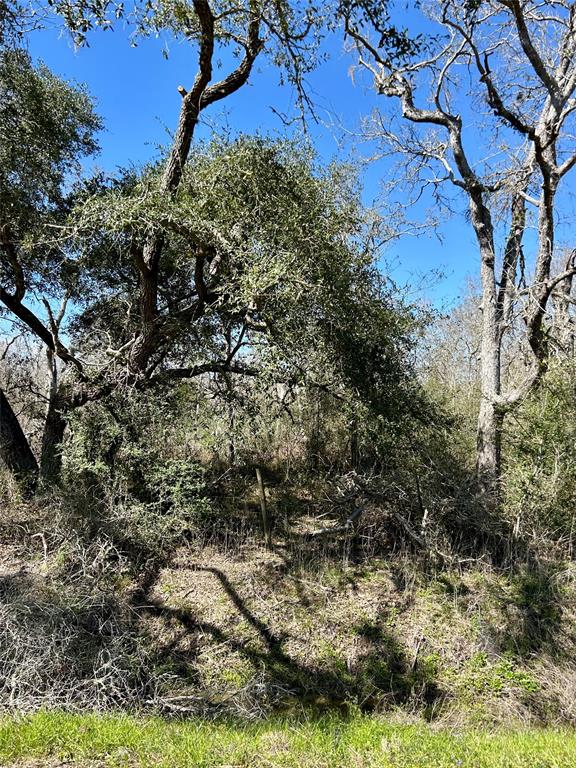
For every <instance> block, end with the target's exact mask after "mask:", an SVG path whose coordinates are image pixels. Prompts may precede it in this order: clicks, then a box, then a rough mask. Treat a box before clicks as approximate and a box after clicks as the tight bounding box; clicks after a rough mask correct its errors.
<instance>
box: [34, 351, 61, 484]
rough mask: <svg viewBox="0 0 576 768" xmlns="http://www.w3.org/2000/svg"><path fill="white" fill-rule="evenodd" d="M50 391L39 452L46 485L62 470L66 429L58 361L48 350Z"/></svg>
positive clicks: (57, 481)
mask: <svg viewBox="0 0 576 768" xmlns="http://www.w3.org/2000/svg"><path fill="white" fill-rule="evenodd" d="M48 369H49V371H50V391H49V395H48V397H49V400H48V410H47V411H46V420H45V422H44V432H43V434H42V449H41V453H40V477H41V479H42V481H43V482H44V483H45V484H46V485H57V484H58V483H59V481H60V473H61V470H62V443H63V441H64V432H65V431H66V419H65V417H64V414H65V412H66V399H65V397H64V395H63V393H62V390H61V387H60V386H59V381H58V361H57V360H56V358H55V357H54V355H53V354H52V353H51V352H48Z"/></svg>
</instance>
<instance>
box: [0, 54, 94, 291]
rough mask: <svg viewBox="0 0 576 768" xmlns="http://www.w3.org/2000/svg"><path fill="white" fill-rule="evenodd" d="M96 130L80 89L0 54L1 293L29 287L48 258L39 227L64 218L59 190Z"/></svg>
mask: <svg viewBox="0 0 576 768" xmlns="http://www.w3.org/2000/svg"><path fill="white" fill-rule="evenodd" d="M99 128H100V121H99V119H98V118H97V116H96V115H95V113H94V111H93V105H92V101H91V99H90V97H89V96H88V94H87V93H86V92H85V91H84V90H83V89H82V88H80V87H78V86H72V85H69V84H68V83H65V82H64V81H62V80H60V79H59V78H57V77H56V76H55V75H53V74H52V73H51V72H50V71H49V70H48V69H46V67H43V66H40V67H34V65H33V64H32V61H31V59H30V56H29V55H28V54H27V53H26V52H25V51H23V50H13V49H6V50H3V51H1V52H0V232H1V240H2V247H3V250H4V255H3V258H2V260H1V262H0V265H1V266H0V279H2V282H5V284H6V287H7V289H8V290H11V289H13V288H14V283H18V282H19V281H22V280H23V281H25V282H30V281H33V280H34V272H35V270H36V269H37V268H38V267H39V265H40V264H41V263H42V262H43V261H44V260H45V259H46V257H47V254H49V253H50V252H53V250H54V245H53V240H54V237H53V232H51V231H50V229H46V226H47V225H49V224H50V223H54V221H55V220H56V219H57V218H58V217H59V216H61V214H62V213H63V212H64V210H65V208H66V200H65V198H66V195H67V187H68V186H69V184H70V182H71V181H72V180H73V177H74V175H75V174H76V173H77V171H78V170H79V168H80V160H81V158H82V157H83V156H86V155H89V154H91V153H93V152H94V151H95V150H96V148H97V144H96V142H95V139H94V133H95V132H96V131H97V130H98V129H99ZM20 270H23V272H24V274H22V275H19V274H18V273H19V272H20ZM24 287H25V286H22V290H24Z"/></svg>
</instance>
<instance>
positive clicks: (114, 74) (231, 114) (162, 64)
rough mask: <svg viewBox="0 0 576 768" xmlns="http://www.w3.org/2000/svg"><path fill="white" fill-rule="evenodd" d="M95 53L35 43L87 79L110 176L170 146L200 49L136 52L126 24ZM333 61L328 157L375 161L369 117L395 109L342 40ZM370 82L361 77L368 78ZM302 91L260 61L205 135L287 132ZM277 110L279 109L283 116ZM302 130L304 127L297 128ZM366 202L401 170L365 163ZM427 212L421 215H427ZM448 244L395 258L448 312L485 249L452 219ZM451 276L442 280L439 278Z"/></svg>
mask: <svg viewBox="0 0 576 768" xmlns="http://www.w3.org/2000/svg"><path fill="white" fill-rule="evenodd" d="M89 43H90V45H89V47H84V48H81V49H79V50H74V47H73V45H72V43H71V41H70V38H69V37H68V36H67V35H65V34H63V33H62V32H61V31H60V30H59V29H58V28H56V27H54V28H48V29H44V30H41V31H38V32H35V33H33V34H32V36H31V37H30V41H29V48H30V52H31V54H32V55H33V56H34V57H35V58H37V59H41V60H42V61H43V62H44V63H45V64H47V65H48V66H49V67H50V69H52V70H53V71H54V72H56V73H57V74H59V75H60V76H62V77H64V78H65V79H67V80H74V81H77V82H81V83H85V84H86V85H87V87H88V90H89V91H90V93H91V94H92V95H93V97H94V98H95V101H96V105H97V111H98V112H99V114H100V115H101V116H102V118H103V120H104V123H105V130H104V132H103V133H102V135H101V137H100V144H101V152H100V154H99V155H98V157H96V158H95V159H93V160H91V164H93V165H96V166H98V167H99V168H102V169H104V170H107V171H112V170H114V169H115V168H116V167H118V166H127V165H130V164H132V163H135V164H141V163H143V162H146V161H147V160H149V159H151V158H153V157H155V156H157V155H158V153H159V148H160V147H161V146H163V145H164V146H165V145H166V144H168V143H169V140H170V132H171V131H172V130H174V128H175V125H176V122H177V118H178V111H179V107H180V101H181V97H180V95H179V94H178V92H177V86H178V85H180V84H181V85H184V86H185V87H189V86H190V84H191V82H192V80H193V78H194V74H195V64H196V56H195V50H194V48H193V47H191V46H190V45H189V44H187V43H178V42H175V43H173V44H171V45H170V46H169V49H168V53H169V55H168V58H165V57H164V56H163V55H162V50H163V48H164V45H163V43H162V41H161V40H159V39H156V38H148V39H143V40H139V42H138V45H137V47H132V46H131V45H130V41H129V33H128V32H127V31H126V30H123V29H122V26H121V24H120V26H119V27H118V28H117V29H115V30H114V31H107V32H103V31H97V32H95V33H93V34H91V35H90V37H89ZM327 52H328V54H329V58H328V60H327V61H326V62H325V63H323V64H321V65H320V66H319V67H318V69H317V70H316V71H315V72H313V73H312V74H311V75H310V76H309V83H308V86H309V92H310V94H311V96H312V98H313V100H314V102H315V104H316V107H317V114H318V116H319V117H320V122H319V123H318V124H314V123H313V122H312V121H310V122H309V124H308V125H309V133H310V136H311V139H312V141H313V143H314V145H315V147H316V149H317V151H318V152H319V154H320V156H321V157H322V158H323V159H324V160H325V161H326V162H329V161H330V160H332V159H334V158H340V159H346V158H347V157H350V156H356V157H362V156H366V157H367V156H370V155H371V153H372V152H373V149H374V148H373V147H370V146H367V145H363V144H362V143H361V142H360V141H359V139H358V136H357V132H358V127H359V124H360V121H361V119H362V117H363V116H366V115H368V114H369V113H370V112H371V110H372V109H374V107H376V106H378V107H380V108H382V107H389V106H391V105H386V104H384V103H383V102H384V99H383V98H382V97H380V98H379V97H378V96H377V95H376V94H375V93H374V92H373V90H371V89H370V88H369V87H368V84H367V83H366V82H364V83H362V82H358V79H359V78H357V77H356V78H354V80H353V78H352V77H351V75H350V71H349V70H350V66H351V64H352V63H353V59H352V58H351V57H350V56H349V55H348V54H346V53H344V52H343V49H342V42H341V40H340V39H333V40H331V41H330V43H329V45H328V48H327ZM360 80H361V78H360ZM294 106H295V98H294V94H293V92H292V91H291V89H290V88H289V86H281V85H280V82H279V74H278V71H277V70H275V69H274V68H273V67H272V66H271V65H270V64H268V62H266V61H265V60H264V59H261V61H260V62H259V63H258V66H257V68H256V71H255V72H253V74H252V76H251V78H250V82H249V84H248V86H246V87H244V88H243V89H241V90H240V91H239V92H238V93H237V94H235V95H234V96H232V97H231V98H229V99H227V100H226V101H225V102H222V103H221V106H220V107H219V108H214V109H213V110H211V111H206V112H205V113H203V117H204V123H203V125H202V128H201V130H200V131H199V132H198V136H199V137H201V136H203V137H208V136H210V134H211V132H212V131H214V130H216V131H219V130H223V129H224V130H229V131H230V132H231V133H232V134H235V133H238V132H247V133H254V132H261V133H267V134H270V135H281V134H283V133H285V132H286V127H285V125H284V124H283V122H282V120H281V119H280V118H279V117H278V115H277V114H276V112H280V113H287V114H290V113H293V112H294ZM274 110H276V112H275V111H274ZM294 130H299V129H298V128H296V127H295V128H294ZM363 168H364V170H363V174H362V181H363V187H364V199H365V201H366V203H368V204H371V203H372V202H373V201H374V200H376V199H377V198H378V195H379V190H380V185H381V181H382V180H389V179H390V173H391V165H390V162H389V161H387V160H375V161H374V162H372V163H369V164H366V165H364V166H363ZM423 213H424V211H423V209H420V210H419V211H416V212H415V213H414V217H415V218H418V217H419V216H420V217H421V216H423ZM441 234H442V242H441V241H440V240H439V239H438V238H437V237H436V236H434V235H433V234H429V235H427V236H421V237H418V238H415V237H412V236H408V237H405V238H402V239H401V240H400V241H397V242H395V243H394V244H392V245H390V246H389V248H388V250H387V253H386V262H387V264H388V265H389V270H390V272H391V275H392V277H393V278H394V279H395V280H396V281H397V282H398V283H400V284H405V283H410V284H411V285H412V286H414V290H415V294H416V295H417V296H419V297H420V298H424V299H427V300H430V301H432V302H433V303H434V304H435V305H436V306H438V307H445V306H447V305H449V304H452V303H454V302H455V301H456V300H457V297H458V296H459V295H460V294H461V293H462V291H464V290H465V284H466V282H467V279H468V277H469V276H470V275H474V274H475V271H476V259H475V253H476V251H475V245H474V240H473V235H472V232H471V230H470V229H469V228H468V227H467V226H466V225H465V224H463V223H462V220H457V219H453V220H448V221H446V222H444V224H443V226H442V228H441ZM437 273H442V274H443V275H444V276H443V277H442V278H440V279H439V278H438V277H437Z"/></svg>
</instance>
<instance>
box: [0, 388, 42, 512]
mask: <svg viewBox="0 0 576 768" xmlns="http://www.w3.org/2000/svg"><path fill="white" fill-rule="evenodd" d="M0 457H1V458H2V460H3V461H4V463H5V464H6V466H7V467H8V469H9V470H10V471H11V472H12V473H13V474H14V476H15V477H16V479H17V481H18V483H19V485H20V487H21V488H22V492H23V493H24V495H25V496H27V497H29V496H31V495H32V494H33V493H34V490H35V488H36V482H37V480H38V462H37V461H36V458H35V456H34V454H33V453H32V449H31V448H30V444H29V442H28V440H27V439H26V435H25V434H24V432H23V431H22V427H21V426H20V422H19V421H18V417H17V416H16V414H15V413H14V411H13V410H12V406H11V405H10V403H9V402H8V399H7V397H6V395H5V394H4V392H3V391H2V390H1V389H0Z"/></svg>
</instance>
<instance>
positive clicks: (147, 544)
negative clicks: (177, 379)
mask: <svg viewBox="0 0 576 768" xmlns="http://www.w3.org/2000/svg"><path fill="white" fill-rule="evenodd" d="M115 405H116V409H115V408H113V407H111V406H110V405H109V408H112V411H113V412H114V418H112V417H111V413H110V410H106V409H104V408H102V407H100V406H94V407H92V408H87V409H84V410H83V411H81V412H78V413H76V414H75V416H74V418H73V419H72V421H71V423H70V431H71V437H70V440H69V443H68V447H67V450H66V452H65V466H64V483H63V485H64V487H65V488H68V489H70V490H69V491H67V492H65V493H66V496H67V498H68V505H69V506H70V507H71V508H73V509H74V510H76V512H75V514H76V516H77V520H78V524H79V525H80V527H81V528H82V527H86V526H88V529H87V530H88V535H89V536H93V535H95V533H96V532H98V531H100V532H103V533H105V534H106V535H108V536H111V537H112V539H113V541H114V542H115V543H116V545H117V546H118V547H119V548H120V549H121V550H123V551H128V552H129V554H130V556H131V557H132V558H133V559H136V561H137V562H138V563H140V564H141V563H142V562H144V561H146V560H147V559H152V560H162V558H163V557H165V556H166V555H167V554H169V553H171V552H172V551H173V549H174V547H175V546H176V545H177V544H178V543H181V542H183V541H184V538H185V537H186V535H189V534H190V533H191V532H192V531H194V530H196V529H197V528H198V527H199V526H201V525H202V524H203V521H204V518H205V517H207V516H210V514H211V510H212V505H211V502H210V499H209V497H208V493H207V480H206V477H205V471H204V470H203V469H202V467H201V466H200V465H199V464H198V463H197V461H195V460H194V458H193V457H191V456H186V455H185V454H184V455H183V454H182V453H181V452H180V453H179V452H178V451H177V450H175V449H172V450H168V445H169V444H170V443H171V442H172V441H175V440H177V439H178V435H179V428H180V425H179V424H178V423H177V424H176V425H175V426H174V425H171V423H170V419H171V417H172V416H173V411H171V409H170V404H169V403H165V404H164V407H162V405H161V404H159V403H158V402H155V401H154V400H153V399H150V398H148V399H147V398H142V399H140V400H138V401H132V402H130V403H129V404H127V405H124V407H122V404H121V403H119V402H117V403H116V404H115ZM172 427H173V428H172Z"/></svg>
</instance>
